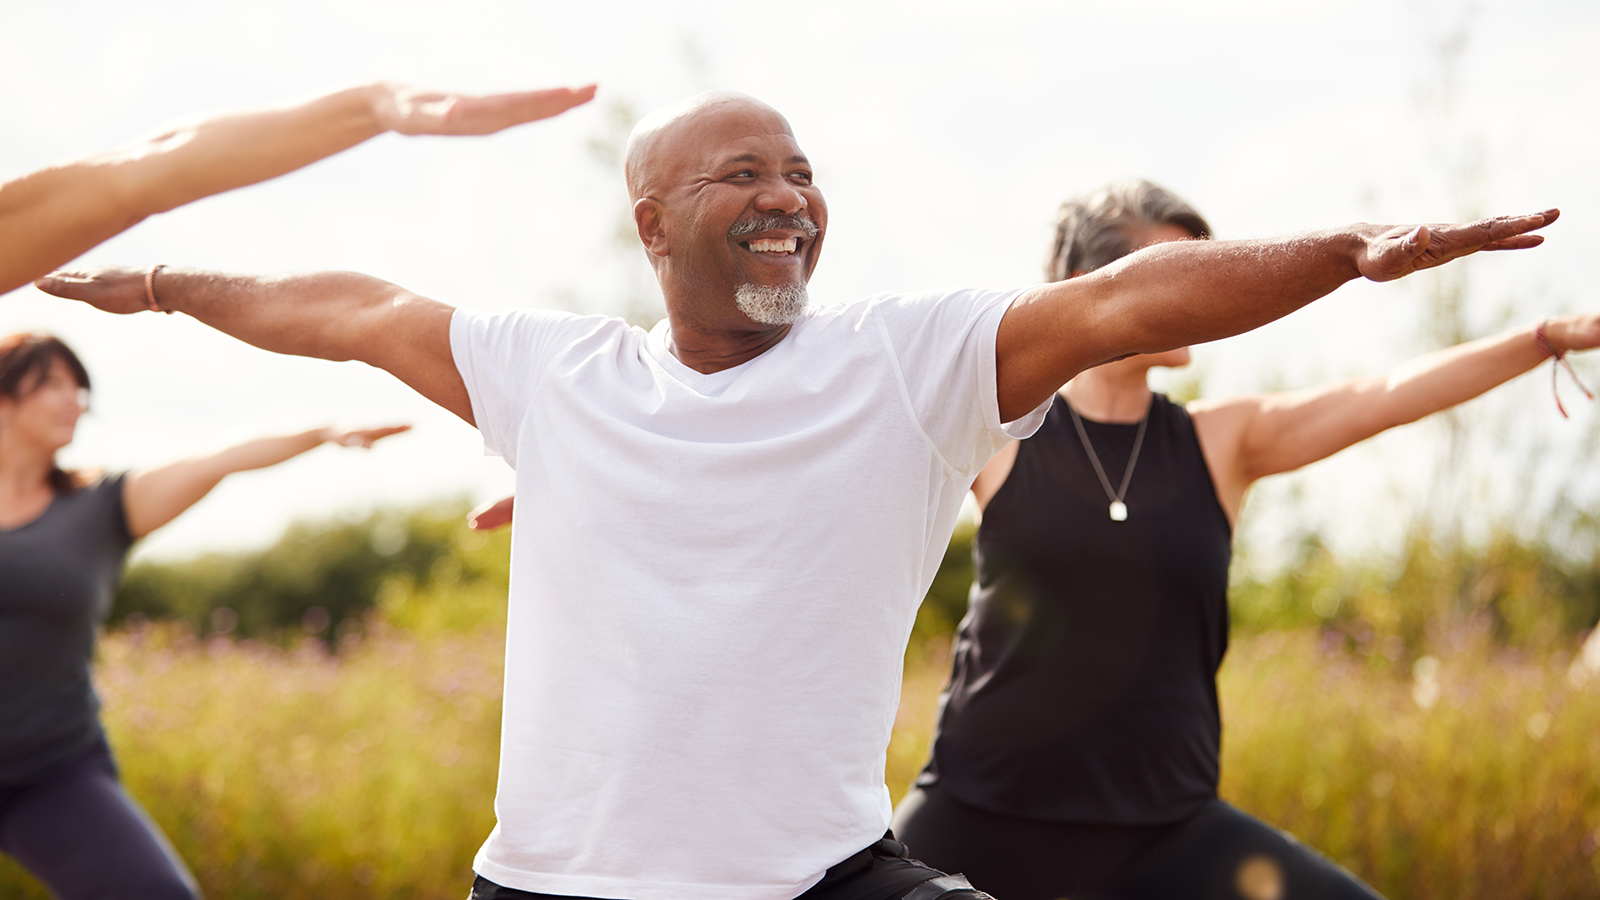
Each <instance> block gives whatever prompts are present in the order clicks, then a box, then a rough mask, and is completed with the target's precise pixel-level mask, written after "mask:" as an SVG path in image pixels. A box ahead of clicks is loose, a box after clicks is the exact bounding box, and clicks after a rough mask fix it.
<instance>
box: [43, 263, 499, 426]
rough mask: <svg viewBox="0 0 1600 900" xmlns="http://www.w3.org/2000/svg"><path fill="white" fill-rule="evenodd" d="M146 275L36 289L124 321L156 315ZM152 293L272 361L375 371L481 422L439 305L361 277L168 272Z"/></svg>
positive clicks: (100, 275)
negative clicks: (297, 359) (350, 364)
mask: <svg viewBox="0 0 1600 900" xmlns="http://www.w3.org/2000/svg"><path fill="white" fill-rule="evenodd" d="M148 277H149V276H148V272H147V270H144V269H131V268H126V267H118V266H111V267H101V268H93V269H82V270H65V271H61V272H53V273H51V274H50V275H47V276H46V277H44V278H41V279H39V280H38V281H37V282H35V284H36V285H37V286H38V288H39V289H40V290H42V291H44V292H45V293H48V294H54V295H56V296H58V297H66V298H67V299H69V300H81V301H83V302H85V303H87V304H89V305H90V306H93V307H95V308H96V309H100V310H104V311H105V312H110V313H124V314H126V313H136V312H141V311H144V310H145V309H148V308H149V307H148V303H147V300H148V297H147V294H146V279H147V278H148ZM150 286H151V287H152V288H153V293H154V296H155V298H156V300H157V303H158V304H159V306H160V308H161V309H162V310H171V311H176V312H183V313H187V314H188V315H190V316H193V317H194V318H196V319H199V320H200V321H201V322H204V323H205V324H207V325H210V326H211V327H212V328H215V329H217V330H218V331H221V332H224V333H225V334H230V335H232V336H234V337H236V338H238V339H239V340H241V341H244V342H245V343H247V344H253V345H255V346H257V347H260V348H261V349H263V350H271V351H272V352H274V353H286V354H290V355H293V356H311V357H315V358H318V359H331V360H349V359H355V360H360V361H361V362H364V363H367V364H369V365H373V366H377V367H378V368H380V369H384V370H386V371H388V372H389V373H390V374H392V375H394V376H395V377H396V378H399V379H400V380H401V381H403V382H405V383H406V384H407V385H409V386H410V387H411V388H413V389H414V390H416V391H417V393H419V394H421V395H422V396H424V397H427V398H428V399H429V400H432V401H433V402H435V403H437V404H439V405H440V406H442V407H444V408H445V409H448V410H450V411H451V412H453V413H455V414H456V415H458V416H460V417H461V418H462V419H465V420H466V421H467V422H468V423H469V424H476V423H475V422H474V421H473V418H472V402H471V400H470V399H469V398H468V396H467V386H466V383H465V382H463V381H462V380H461V373H460V372H459V371H458V370H457V369H456V365H455V358H454V356H453V355H452V354H451V352H450V316H451V314H453V313H454V312H455V310H454V309H453V308H451V307H449V306H446V305H445V304H443V303H440V302H438V301H436V300H429V299H428V298H426V297H422V296H419V295H417V294H413V293H411V292H410V291H407V290H405V289H404V288H401V287H399V286H397V285H393V284H390V283H389V282H387V281H383V280H381V279H378V278H373V277H371V276H368V275H359V274H357V273H355V272H320V273H317V274H314V275H289V276H264V275H225V274H222V273H220V272H203V271H199V270H194V269H181V268H168V267H165V266H163V267H162V268H161V270H160V272H159V273H158V274H157V275H156V276H155V277H154V278H153V279H151V280H150Z"/></svg>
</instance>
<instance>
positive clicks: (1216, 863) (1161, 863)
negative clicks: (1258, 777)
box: [894, 785, 1383, 900]
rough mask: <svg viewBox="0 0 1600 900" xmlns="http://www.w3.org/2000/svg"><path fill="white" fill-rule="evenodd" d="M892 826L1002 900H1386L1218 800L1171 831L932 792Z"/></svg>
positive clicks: (935, 860)
mask: <svg viewBox="0 0 1600 900" xmlns="http://www.w3.org/2000/svg"><path fill="white" fill-rule="evenodd" d="M894 827H895V832H896V833H897V834H899V835H900V836H901V837H902V838H903V839H904V840H905V842H906V843H907V844H909V845H910V846H911V847H912V849H913V850H914V851H915V852H916V854H917V856H919V857H921V858H922V859H925V860H927V861H928V862H929V863H930V864H932V865H935V866H940V867H948V868H952V869H959V870H960V871H962V872H965V873H966V875H967V877H968V878H970V879H971V880H972V883H973V884H974V885H975V886H977V887H979V888H982V889H983V890H985V891H988V892H989V893H991V894H993V895H995V896H996V897H998V898H1000V900H1057V898H1061V897H1071V898H1073V900H1171V898H1187V900H1275V898H1287V900H1383V898H1382V897H1380V896H1379V895H1378V894H1377V893H1376V892H1374V891H1373V890H1372V889H1371V888H1369V887H1367V886H1366V885H1365V884H1363V883H1362V882H1361V881H1360V880H1359V879H1357V878H1356V877H1355V876H1354V875H1351V874H1350V873H1349V872H1346V871H1345V870H1344V869H1341V868H1340V867H1339V866H1337V865H1335V864H1334V863H1333V862H1331V861H1330V860H1328V859H1327V857H1324V856H1323V855H1322V854H1320V853H1318V852H1317V851H1316V850H1313V849H1312V848H1310V847H1307V846H1306V845H1305V844H1302V843H1300V842H1299V841H1297V840H1295V839H1294V838H1293V837H1292V836H1290V835H1288V834H1285V833H1284V832H1282V831H1279V830H1278V829H1276V828H1273V827H1272V826H1270V825H1268V824H1266V823H1265V822H1262V821H1261V820H1260V819H1257V818H1255V817H1254V816H1251V815H1248V814H1246V813H1244V812H1241V811H1239V810H1238V809H1235V808H1234V807H1233V806H1230V805H1229V804H1227V803H1224V802H1223V801H1221V800H1212V801H1211V802H1210V803H1207V804H1206V805H1205V806H1203V807H1202V808H1201V809H1200V810H1199V811H1197V812H1196V813H1194V814H1193V815H1191V816H1189V817H1188V818H1186V819H1183V820H1181V821H1178V822H1173V823H1170V824H1161V825H1115V824H1097V823H1077V822H1048V821H1040V820H1036V819H1023V818H1016V817H1012V816H1004V815H999V814H996V813H992V812H989V811H987V810H983V809H979V808H977V807H975V806H971V805H969V804H966V803H963V802H961V801H960V800H957V799H955V798H954V797H952V796H950V794H949V792H947V791H944V790H942V789H940V788H939V787H938V786H937V785H933V786H930V787H923V788H917V789H914V790H913V791H912V792H911V793H910V794H907V795H906V798H905V799H904V800H902V801H901V802H900V806H899V808H898V809H896V810H895V820H894Z"/></svg>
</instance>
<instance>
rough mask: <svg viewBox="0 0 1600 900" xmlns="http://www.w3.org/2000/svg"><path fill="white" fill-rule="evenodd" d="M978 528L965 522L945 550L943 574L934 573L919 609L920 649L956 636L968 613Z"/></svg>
mask: <svg viewBox="0 0 1600 900" xmlns="http://www.w3.org/2000/svg"><path fill="white" fill-rule="evenodd" d="M977 530H978V529H977V526H976V525H975V524H973V523H971V522H969V521H966V520H962V521H961V522H959V523H957V524H956V530H955V533H954V534H953V535H951V537H950V546H949V547H947V548H946V549H945V551H944V560H943V561H942V562H941V563H940V564H939V571H938V572H936V573H934V576H933V584H932V585H931V586H930V587H929V588H928V594H927V596H926V597H924V598H923V601H922V607H921V608H920V609H918V610H917V622H916V625H914V626H913V627H912V629H911V645H912V646H913V647H914V648H915V647H920V645H922V644H923V643H925V642H927V641H928V640H929V639H930V638H943V637H947V636H949V635H952V634H955V631H956V626H957V625H959V624H961V617H962V616H964V615H966V614H967V595H968V594H969V593H970V592H971V590H972V577H973V567H972V538H973V535H974V534H975V533H976V532H977Z"/></svg>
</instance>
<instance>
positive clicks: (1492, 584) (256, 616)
mask: <svg viewBox="0 0 1600 900" xmlns="http://www.w3.org/2000/svg"><path fill="white" fill-rule="evenodd" d="M466 510H467V506H466V504H465V503H447V504H440V505H435V506H429V507H424V508H419V509H412V510H386V511H380V512H377V513H374V514H372V515H371V516H368V517H367V518H365V519H363V520H360V521H355V522H348V521H346V522H337V521H336V522H324V523H320V524H313V523H301V524H298V525H296V526H294V527H293V528H291V529H290V530H289V531H288V532H287V533H286V534H285V535H284V536H283V538H282V539H281V540H280V541H279V542H278V543H277V544H275V545H273V546H271V547H269V548H267V549H265V550H261V551H257V552H252V553H238V554H230V555H213V556H206V557H201V558H199V559H195V560H192V561H188V562H178V563H143V564H140V565H136V566H134V567H133V568H132V569H130V571H129V572H128V575H127V577H126V578H125V579H124V581H123V585H122V589H121V592H120V593H119V595H118V598H117V604H116V606H115V609H114V611H113V619H112V624H113V625H116V624H119V623H121V622H124V621H131V622H134V623H138V622H140V621H144V620H177V621H182V622H186V623H188V624H189V625H190V626H191V628H192V629H193V630H194V631H195V632H196V633H197V634H202V635H204V634H209V633H231V634H234V635H235V636H238V637H269V636H276V637H286V638H287V639H291V640H292V639H294V638H297V637H298V636H300V635H301V634H303V633H305V632H310V633H313V634H318V635H321V636H323V637H324V638H325V639H326V640H328V641H329V642H330V643H333V642H336V641H337V640H338V639H339V638H340V637H342V636H344V635H347V634H350V633H352V632H356V631H359V630H360V628H361V627H363V626H362V623H363V622H364V621H365V617H367V616H369V614H370V613H371V611H372V610H374V609H377V610H380V611H381V612H382V615H383V618H384V620H385V621H386V622H388V623H389V624H391V625H395V626H398V627H402V628H408V629H413V630H422V631H426V632H433V631H441V630H442V631H463V630H469V629H471V628H473V627H476V626H477V625H479V624H484V623H490V624H493V623H503V622H504V617H505V596H506V587H507V584H508V565H509V560H510V541H509V538H510V535H509V530H501V531H498V532H493V533H489V534H485V533H482V532H476V531H472V530H471V529H468V528H467V527H466ZM975 530H976V528H975V526H974V525H973V524H972V523H970V522H962V523H961V524H960V525H958V526H957V528H956V531H955V534H954V535H953V536H952V537H951V539H950V545H949V547H948V548H947V549H946V551H945V554H944V560H943V563H942V565H941V566H940V568H939V571H938V572H937V573H936V574H935V576H934V579H933V584H932V586H931V587H930V589H929V591H928V595H927V598H926V600H925V601H924V602H923V604H922V608H921V609H920V610H919V611H918V614H917V620H916V625H915V627H914V629H913V631H912V640H911V644H912V649H913V652H921V650H920V648H921V646H922V645H923V644H925V643H927V642H928V641H931V640H943V639H944V638H946V637H948V636H949V635H951V634H953V633H954V632H955V629H956V626H957V625H958V624H959V623H960V621H961V617H962V616H963V615H965V614H966V609H967V595H968V592H969V591H970V589H971V584H972V577H973V568H972V540H973V535H974V532H975ZM1253 562H1254V560H1253V559H1252V558H1251V554H1250V552H1249V549H1248V548H1247V547H1245V548H1240V549H1239V550H1238V551H1237V552H1236V554H1235V559H1234V571H1233V577H1232V589H1231V591H1230V598H1229V599H1230V604H1231V606H1232V611H1233V620H1234V628H1235V630H1236V631H1237V632H1239V633H1241V634H1253V633H1260V632H1265V631H1273V630H1281V629H1297V628H1305V627H1310V626H1318V627H1321V628H1324V629H1326V630H1328V631H1332V632H1336V633H1338V634H1340V635H1342V636H1343V638H1344V640H1345V641H1346V643H1347V645H1348V647H1349V649H1351V650H1352V651H1354V652H1360V653H1366V654H1369V655H1370V654H1377V655H1382V656H1386V657H1388V658H1389V659H1391V660H1392V661H1396V662H1404V661H1406V660H1409V659H1412V658H1414V657H1415V656H1417V655H1419V654H1422V653H1426V652H1432V651H1433V650H1436V649H1447V648H1448V646H1449V644H1450V642H1451V641H1454V640H1457V639H1458V636H1459V635H1460V634H1467V633H1470V634H1477V633H1479V632H1486V633H1488V634H1490V635H1491V636H1492V638H1493V639H1494V640H1496V641H1497V642H1498V643H1500V644H1501V645H1505V646H1545V645H1549V644H1550V643H1551V642H1552V641H1554V640H1555V639H1556V638H1557V637H1558V636H1561V635H1571V634H1575V633H1577V632H1580V631H1582V630H1584V629H1587V628H1589V627H1591V626H1593V625H1594V624H1595V622H1596V620H1597V619H1600V554H1596V555H1593V556H1591V557H1590V558H1588V559H1581V558H1580V559H1576V560H1574V559H1572V558H1571V556H1570V554H1569V555H1568V557H1566V558H1563V557H1559V556H1557V555H1556V554H1554V553H1552V552H1549V551H1547V550H1546V549H1545V548H1542V547H1540V546H1539V545H1537V544H1530V543H1527V542H1524V541H1520V540H1517V539H1516V538H1514V537H1512V536H1511V535H1510V534H1509V533H1501V534H1499V535H1497V536H1496V537H1494V538H1493V539H1492V540H1490V541H1489V542H1488V543H1487V544H1485V545H1483V546H1480V547H1464V546H1462V545H1460V544H1458V543H1454V542H1439V543H1435V542H1433V541H1430V540H1428V539H1427V538H1425V537H1414V538H1413V539H1412V540H1411V541H1409V542H1408V543H1407V545H1406V546H1405V547H1404V548H1402V550H1401V552H1400V553H1399V554H1397V556H1396V557H1395V558H1393V559H1387V560H1384V559H1371V560H1356V561H1351V560H1348V559H1341V558H1337V557H1335V556H1334V555H1333V554H1332V553H1331V552H1329V551H1328V549H1327V548H1326V546H1324V544H1323V543H1322V542H1321V541H1320V540H1319V539H1318V538H1317V537H1316V536H1315V535H1309V536H1307V537H1305V538H1303V539H1302V541H1301V543H1300V546H1299V548H1298V549H1297V551H1296V552H1295V554H1294V555H1293V558H1291V559H1290V560H1289V562H1288V564H1287V565H1285V566H1284V567H1283V568H1282V569H1280V570H1278V571H1276V572H1271V573H1268V574H1266V575H1260V574H1254V573H1253V569H1254V568H1255V567H1254V566H1253Z"/></svg>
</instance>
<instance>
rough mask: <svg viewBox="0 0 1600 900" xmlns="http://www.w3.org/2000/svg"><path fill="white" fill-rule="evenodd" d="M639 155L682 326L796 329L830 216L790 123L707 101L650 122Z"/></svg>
mask: <svg viewBox="0 0 1600 900" xmlns="http://www.w3.org/2000/svg"><path fill="white" fill-rule="evenodd" d="M628 155H629V160H628V175H629V179H628V180H629V189H630V192H631V193H633V195H634V200H635V202H634V216H635V220H636V222H637V224H638V226H639V236H640V239H641V240H643V241H644V244H645V247H646V249H647V250H648V251H649V253H650V259H651V263H652V264H653V265H654V266H655V269H656V275H657V277H658V278H659V279H660V281H661V287H662V292H663V293H664V294H665V295H666V299H667V304H668V309H669V310H671V311H672V312H673V313H674V316H675V317H676V316H677V315H680V314H690V315H693V316H694V317H695V318H696V319H700V320H708V323H709V322H720V323H722V327H729V328H739V327H741V326H749V325H752V324H754V325H768V326H776V325H782V324H787V322H788V321H792V319H793V316H794V314H798V312H799V310H800V309H801V308H803V307H804V298H805V285H806V283H807V282H808V281H809V280H810V278H811V273H812V271H814V270H815V269H816V265H817V260H818V258H819V256H820V253H821V249H822V239H823V236H824V234H825V233H826V230H827V224H828V211H827V205H826V203H825V202H824V201H823V199H822V192H821V191H820V190H819V189H818V188H817V186H816V184H814V183H813V180H812V169H811V164H810V162H809V161H808V160H807V159H806V157H805V154H804V153H802V152H801V151H800V146H799V144H798V143H797V142H796V141H795V138H794V134H793V133H792V132H791V131H790V130H789V123H788V122H787V121H785V120H784V118H783V116H781V115H779V114H778V113H777V111H776V110H774V109H772V108H771V107H769V106H767V105H765V104H763V103H760V102H759V101H756V100H753V99H751V98H748V97H743V96H740V95H728V94H715V95H706V96H703V97H700V98H696V99H695V100H694V101H691V103H690V105H689V106H687V107H686V108H684V109H682V110H678V111H674V112H672V113H668V114H663V115H662V116H661V117H660V121H657V122H652V121H651V120H646V122H645V123H642V124H641V129H640V131H639V132H636V134H635V136H634V139H633V140H632V141H631V142H630V145H629V151H628ZM741 298H742V300H741ZM785 317H787V318H785Z"/></svg>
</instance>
